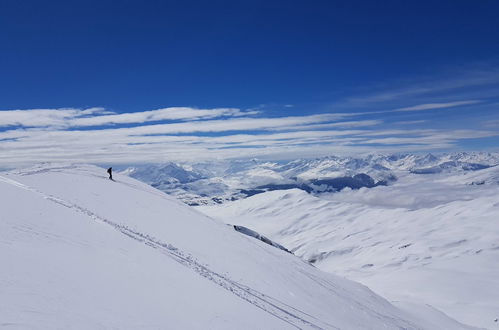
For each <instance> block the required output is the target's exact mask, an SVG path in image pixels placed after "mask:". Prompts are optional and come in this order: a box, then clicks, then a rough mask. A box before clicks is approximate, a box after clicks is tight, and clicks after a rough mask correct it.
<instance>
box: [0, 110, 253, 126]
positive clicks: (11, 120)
mask: <svg viewBox="0 0 499 330" xmlns="http://www.w3.org/2000/svg"><path fill="white" fill-rule="evenodd" d="M257 113H258V111H256V110H252V111H242V110H240V109H235V108H215V109H195V108H189V107H170V108H164V109H157V110H149V111H142V112H132V113H120V114H117V113H113V112H110V111H106V110H105V109H103V108H89V109H74V108H61V109H27V110H2V111H0V127H7V126H21V127H59V128H70V127H72V128H74V127H87V126H108V125H116V124H143V123H148V122H155V121H167V120H170V121H171V120H199V119H212V118H219V117H242V116H251V115H255V114H257Z"/></svg>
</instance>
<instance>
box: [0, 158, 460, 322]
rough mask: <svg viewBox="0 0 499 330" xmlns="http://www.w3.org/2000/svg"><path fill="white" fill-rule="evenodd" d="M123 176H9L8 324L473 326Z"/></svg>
mask: <svg viewBox="0 0 499 330" xmlns="http://www.w3.org/2000/svg"><path fill="white" fill-rule="evenodd" d="M116 180H117V181H116V182H112V181H110V180H108V179H107V178H106V173H105V170H103V169H101V168H98V167H93V166H55V165H52V166H39V167H37V168H32V169H28V170H22V171H15V172H10V173H2V174H1V175H0V198H1V208H0V265H1V268H0V325H1V326H2V327H6V328H9V327H10V328H15V329H100V328H103V329H109V328H114V329H236V328H237V329H293V328H302V329H311V328H313V329H469V328H468V327H466V326H463V325H460V324H458V323H457V322H455V321H453V320H451V319H449V318H447V317H446V316H445V315H443V314H441V313H439V312H437V311H435V310H431V309H430V308H427V307H421V306H419V305H418V306H412V305H411V306H408V305H401V307H402V308H403V309H404V308H405V310H406V311H407V312H405V311H403V309H400V308H398V307H395V306H393V305H392V304H390V303H389V302H388V301H386V300H384V299H383V298H381V297H380V296H377V295H376V294H374V293H373V292H371V291H370V290H369V289H368V288H366V287H364V286H362V285H360V284H357V283H355V282H351V281H349V280H346V279H343V278H341V277H337V276H334V275H331V274H326V273H323V272H322V271H320V270H318V269H316V268H314V267H313V266H310V265H309V264H307V263H305V262H303V261H301V260H300V259H298V258H296V257H295V256H293V255H291V254H289V253H286V252H285V251H282V250H280V249H277V248H274V247H272V246H270V245H267V244H265V243H264V242H261V241H259V240H256V239H254V238H252V237H248V236H246V235H242V234H240V233H238V232H236V231H234V230H232V229H231V228H230V227H229V226H226V225H225V224H223V223H220V222H218V221H215V220H213V219H211V218H208V217H206V216H204V215H202V214H200V213H198V212H197V211H195V210H193V209H192V208H189V207H188V206H186V205H185V204H183V203H181V202H178V201H176V200H174V199H172V198H171V197H169V196H167V195H165V194H164V193H162V192H160V191H158V190H156V189H154V188H152V187H150V186H147V185H146V184H143V183H140V182H138V181H136V180H134V179H131V178H128V177H125V176H120V175H116ZM422 315H424V317H422Z"/></svg>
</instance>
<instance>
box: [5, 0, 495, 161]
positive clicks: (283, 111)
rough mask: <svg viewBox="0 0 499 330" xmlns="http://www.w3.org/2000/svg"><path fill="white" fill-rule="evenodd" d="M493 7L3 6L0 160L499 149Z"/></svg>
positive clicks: (451, 4)
mask: <svg viewBox="0 0 499 330" xmlns="http://www.w3.org/2000/svg"><path fill="white" fill-rule="evenodd" d="M498 13H499V3H498V2H497V1H492V0H490V1H480V3H479V4H478V3H477V2H476V1H383V2H377V1H312V2H311V1H119V2H117V1H48V2H42V1H10V0H6V1H2V2H1V3H0V47H1V49H0V150H2V153H1V155H0V165H1V164H3V165H4V166H6V165H9V164H14V163H16V164H17V163H19V164H21V163H30V162H35V161H41V160H43V161H45V160H47V161H90V162H100V163H102V162H109V163H111V162H115V163H137V162H160V161H166V160H201V159H205V158H210V157H211V158H228V157H267V158H288V159H289V158H294V157H316V156H322V155H328V154H337V153H341V154H345V153H346V154H361V153H368V152H420V151H425V152H426V151H431V152H438V151H455V150H497V148H498V147H497V146H499V137H498V135H499V133H498V132H499V109H498V106H499V42H498V40H499V20H498V19H497V14H498Z"/></svg>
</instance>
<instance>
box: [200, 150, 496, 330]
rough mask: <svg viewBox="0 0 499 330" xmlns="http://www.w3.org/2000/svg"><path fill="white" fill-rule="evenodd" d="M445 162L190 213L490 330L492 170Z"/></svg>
mask: <svg viewBox="0 0 499 330" xmlns="http://www.w3.org/2000/svg"><path fill="white" fill-rule="evenodd" d="M476 161H477V160H476V159H473V164H480V163H478V162H476ZM489 161H490V160H489ZM449 162H452V163H453V164H457V166H456V167H454V168H450V167H447V165H445V166H444V167H445V171H432V172H431V173H432V174H425V175H422V174H416V173H421V172H417V171H414V168H416V167H415V166H414V165H416V166H420V164H414V165H411V166H407V165H406V164H407V163H405V162H404V165H403V166H401V165H402V164H399V165H400V166H398V167H396V168H395V167H393V168H395V169H396V170H394V171H395V172H394V173H395V174H396V175H397V180H396V181H394V182H391V183H390V185H389V186H378V187H374V188H361V189H358V190H355V189H343V190H342V191H341V192H336V193H329V194H309V193H307V192H305V191H302V190H299V189H292V190H286V191H272V192H266V193H262V194H258V195H255V196H251V197H249V198H246V199H241V200H238V201H234V202H231V203H224V204H221V205H211V206H202V207H198V208H197V209H199V210H201V211H203V212H204V213H206V214H208V215H210V216H212V217H214V218H217V219H220V220H222V221H231V222H234V221H235V220H234V219H237V224H240V225H243V226H246V227H249V228H251V229H253V230H256V231H258V232H260V233H262V234H264V235H266V236H267V237H269V238H270V239H272V240H275V241H276V242H277V243H280V244H282V245H284V246H286V247H287V248H288V249H290V250H291V251H292V252H293V253H294V254H295V255H297V256H299V257H301V258H303V259H304V260H306V261H309V262H311V263H313V264H314V265H316V266H317V267H318V268H320V269H323V270H325V271H328V272H331V273H335V274H341V275H344V276H346V277H348V278H350V279H354V280H357V281H360V282H361V283H363V284H366V285H367V286H369V287H370V288H372V289H374V290H375V291H376V292H378V293H381V294H382V295H384V296H387V297H389V298H390V299H393V300H404V301H413V302H420V303H422V302H424V303H428V304H431V305H432V306H435V307H437V308H439V309H440V310H442V311H444V312H445V313H447V314H448V315H451V316H452V317H454V318H456V319H457V320H460V321H462V322H465V323H468V324H472V325H475V326H480V327H485V328H487V329H499V322H498V321H497V319H498V318H499V166H493V167H488V168H483V169H477V168H476V167H473V168H471V169H470V168H469V167H468V166H466V167H464V166H461V164H462V163H464V161H462V160H452V159H450V160H448V159H446V160H442V163H441V164H448V163H449ZM475 162H476V163H475ZM466 163H467V164H471V161H470V162H466ZM436 164H437V165H435V163H432V164H426V163H425V165H426V166H431V168H434V167H438V166H439V165H438V163H436ZM481 164H482V165H484V166H483V167H486V166H485V165H487V166H490V165H493V161H490V162H483V163H481ZM385 165H387V166H388V165H389V164H385ZM400 168H405V171H404V170H401V169H400ZM424 173H430V171H428V172H424Z"/></svg>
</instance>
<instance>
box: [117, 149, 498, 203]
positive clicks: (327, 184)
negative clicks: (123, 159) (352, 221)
mask: <svg viewBox="0 0 499 330" xmlns="http://www.w3.org/2000/svg"><path fill="white" fill-rule="evenodd" d="M497 164H499V153H485V152H471V153H464V152H462V153H452V154H439V155H433V154H397V155H368V156H365V157H359V158H355V157H337V156H330V157H323V158H318V159H300V160H293V161H287V162H269V161H261V160H257V159H251V160H233V161H220V162H210V163H198V164H175V163H167V164H160V165H148V166H142V167H131V168H128V169H126V170H125V171H123V173H124V174H127V175H130V176H132V177H134V178H136V179H139V180H141V181H143V182H146V183H148V184H151V185H152V186H154V187H156V188H158V189H160V190H162V191H164V192H167V193H168V194H170V195H174V196H176V197H177V198H179V199H181V200H183V201H184V202H185V203H187V204H189V205H207V204H215V203H223V202H226V201H233V200H237V199H241V198H245V197H248V196H252V195H255V194H259V193H263V192H265V191H272V190H285V189H292V188H298V189H301V190H304V191H307V192H312V193H315V194H318V193H319V194H320V193H324V192H334V191H340V190H342V189H344V188H346V187H347V188H352V189H359V188H362V187H368V188H372V187H376V186H382V185H389V184H391V183H393V182H395V181H396V180H397V178H398V176H399V175H400V174H399V172H403V173H404V172H406V171H411V172H412V173H415V174H431V173H448V172H467V171H474V170H479V169H484V168H488V167H491V166H495V165H497Z"/></svg>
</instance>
